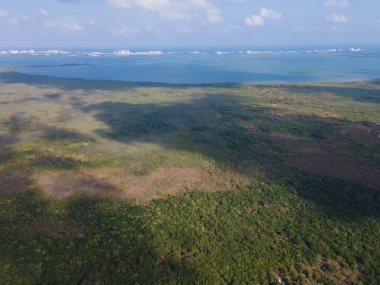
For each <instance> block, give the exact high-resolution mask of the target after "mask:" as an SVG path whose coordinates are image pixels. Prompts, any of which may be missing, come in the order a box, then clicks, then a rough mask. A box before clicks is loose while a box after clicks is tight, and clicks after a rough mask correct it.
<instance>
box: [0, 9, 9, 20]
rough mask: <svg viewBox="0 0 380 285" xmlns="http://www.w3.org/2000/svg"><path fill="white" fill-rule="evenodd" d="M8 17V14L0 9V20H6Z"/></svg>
mask: <svg viewBox="0 0 380 285" xmlns="http://www.w3.org/2000/svg"><path fill="white" fill-rule="evenodd" d="M8 16H9V13H8V12H7V11H4V10H1V9H0V18H7V17H8Z"/></svg>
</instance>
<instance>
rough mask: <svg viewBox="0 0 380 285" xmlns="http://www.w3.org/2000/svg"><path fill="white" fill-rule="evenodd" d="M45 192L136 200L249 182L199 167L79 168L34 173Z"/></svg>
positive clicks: (224, 187)
mask: <svg viewBox="0 0 380 285" xmlns="http://www.w3.org/2000/svg"><path fill="white" fill-rule="evenodd" d="M34 179H35V181H36V183H37V185H38V187H39V188H41V189H43V190H44V191H46V193H47V194H48V195H51V196H54V197H59V198H64V197H67V196H69V195H71V194H72V193H74V192H82V193H87V194H90V195H100V196H114V197H118V198H124V199H128V200H135V201H142V200H144V201H146V200H152V199H157V198H161V197H165V196H167V195H170V194H175V193H179V192H183V191H186V190H204V191H220V190H226V189H234V188H237V187H239V186H241V185H242V184H244V185H246V184H248V183H249V181H247V180H246V179H244V178H242V177H240V176H237V175H235V174H233V173H229V172H227V171H226V172H222V173H219V174H214V173H209V172H206V171H204V170H201V169H198V168H175V167H171V168H160V169H157V170H156V171H153V172H152V173H150V174H147V175H136V174H133V173H131V172H130V171H128V170H126V169H114V168H107V169H104V168H103V169H80V170H61V171H55V172H45V173H40V174H36V175H34Z"/></svg>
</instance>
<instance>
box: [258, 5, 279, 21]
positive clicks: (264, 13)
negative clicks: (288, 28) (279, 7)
mask: <svg viewBox="0 0 380 285" xmlns="http://www.w3.org/2000/svg"><path fill="white" fill-rule="evenodd" d="M260 16H261V17H263V18H268V19H272V20H280V19H281V18H282V14H281V13H278V12H275V11H273V10H270V9H267V8H261V9H260Z"/></svg>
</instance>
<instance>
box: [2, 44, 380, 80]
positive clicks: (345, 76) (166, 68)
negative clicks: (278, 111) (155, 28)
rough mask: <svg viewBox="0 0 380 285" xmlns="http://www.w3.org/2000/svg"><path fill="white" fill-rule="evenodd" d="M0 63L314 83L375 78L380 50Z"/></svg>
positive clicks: (20, 67) (68, 72) (77, 71)
mask: <svg viewBox="0 0 380 285" xmlns="http://www.w3.org/2000/svg"><path fill="white" fill-rule="evenodd" d="M0 66H12V67H17V68H16V70H17V71H18V72H22V73H26V74H32V75H48V76H54V77H65V78H83V79H107V80H122V81H133V82H163V83H189V84H194V83H195V84H197V83H221V82H249V81H252V82H306V81H309V82H314V81H351V80H365V79H375V78H376V79H377V78H380V52H374V51H371V52H365V51H364V52H360V53H352V52H349V51H346V52H337V53H280V54H237V53H235V54H226V55H217V54H215V53H214V52H209V53H207V54H190V53H179V54H169V53H164V54H162V55H138V56H137V55H135V56H127V57H117V56H110V55H109V56H101V57H90V56H88V55H76V56H60V55H52V56H43V55H35V56H30V55H1V56H0Z"/></svg>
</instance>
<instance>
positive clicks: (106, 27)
mask: <svg viewBox="0 0 380 285" xmlns="http://www.w3.org/2000/svg"><path fill="white" fill-rule="evenodd" d="M0 25H1V29H0V48H10V47H13V48H21V47H22V48H58V47H61V48H69V47H71V48H75V47H76V48H99V49H102V48H131V49H133V48H138V47H145V48H150V47H151V48H159V47H186V46H188V47H208V46H209V47H218V46H219V47H222V46H223V47H225V46H231V47H233V46H235V47H242V46H252V47H281V46H316V45H321V46H331V47H334V46H336V45H357V46H360V45H367V44H375V45H377V44H380V1H379V0H38V1H31V0H0Z"/></svg>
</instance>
